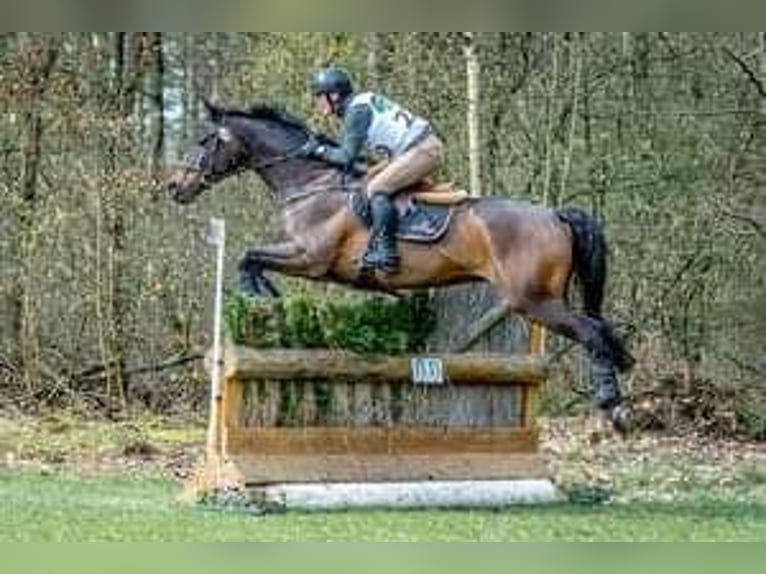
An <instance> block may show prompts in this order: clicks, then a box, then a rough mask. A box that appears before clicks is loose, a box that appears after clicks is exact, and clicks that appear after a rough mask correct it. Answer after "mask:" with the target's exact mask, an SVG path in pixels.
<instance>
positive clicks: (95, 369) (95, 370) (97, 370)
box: [72, 353, 204, 380]
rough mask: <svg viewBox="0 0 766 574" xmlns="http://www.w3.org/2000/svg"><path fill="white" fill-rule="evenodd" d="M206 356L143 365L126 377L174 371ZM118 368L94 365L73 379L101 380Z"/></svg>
mask: <svg viewBox="0 0 766 574" xmlns="http://www.w3.org/2000/svg"><path fill="white" fill-rule="evenodd" d="M203 358H204V354H202V353H192V354H191V355H184V356H182V357H171V358H169V359H166V360H164V361H162V362H161V363H156V364H152V365H142V366H140V367H136V368H135V369H130V370H127V371H125V373H124V374H125V376H128V377H130V376H133V375H143V374H145V373H159V372H160V371H165V370H167V369H172V368H174V367H180V366H181V365H185V364H186V363H191V362H194V361H197V360H199V359H203ZM115 367H116V364H115V363H111V364H108V365H103V364H101V365H94V366H92V367H88V368H87V369H85V370H83V371H80V372H79V373H77V374H75V375H74V376H73V377H72V378H73V379H74V380H82V379H90V378H100V377H103V376H104V373H105V372H106V371H107V370H108V369H113V368H115Z"/></svg>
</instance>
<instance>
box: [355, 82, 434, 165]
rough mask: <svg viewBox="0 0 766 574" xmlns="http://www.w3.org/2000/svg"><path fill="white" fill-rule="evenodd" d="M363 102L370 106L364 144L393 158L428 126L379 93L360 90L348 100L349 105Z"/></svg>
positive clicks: (402, 151)
mask: <svg viewBox="0 0 766 574" xmlns="http://www.w3.org/2000/svg"><path fill="white" fill-rule="evenodd" d="M357 104H366V105H368V106H370V109H372V113H373V116H372V124H370V127H369V129H368V131H367V144H368V145H369V146H370V148H372V149H373V150H375V151H376V152H377V153H380V154H382V155H387V156H389V157H395V156H398V155H401V154H403V153H404V152H405V151H407V148H409V146H410V145H411V144H412V142H414V141H415V139H416V138H417V137H418V136H420V135H421V134H422V133H423V131H424V130H426V129H427V128H428V122H427V121H426V120H424V119H423V118H421V117H419V116H416V115H414V114H412V113H410V112H409V111H407V110H406V109H404V108H403V107H402V106H400V105H399V104H397V103H396V102H394V101H392V100H389V99H388V98H387V97H385V96H381V95H380V94H373V93H372V92H363V93H361V94H358V95H356V96H355V97H354V98H353V99H352V100H351V102H350V105H351V106H354V105H357Z"/></svg>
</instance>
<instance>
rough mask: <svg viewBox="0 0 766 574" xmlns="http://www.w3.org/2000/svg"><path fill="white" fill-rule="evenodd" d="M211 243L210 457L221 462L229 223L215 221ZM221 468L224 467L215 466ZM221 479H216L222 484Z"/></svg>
mask: <svg viewBox="0 0 766 574" xmlns="http://www.w3.org/2000/svg"><path fill="white" fill-rule="evenodd" d="M207 241H208V243H209V244H210V245H212V246H213V247H215V258H216V265H215V307H214V311H213V314H214V316H213V358H212V365H211V368H210V422H209V424H208V430H207V456H208V457H209V458H211V459H217V458H218V457H219V455H220V452H221V424H220V421H221V403H222V401H223V389H222V385H221V368H222V366H223V347H222V345H221V321H222V317H223V263H224V257H225V252H226V222H225V221H224V220H223V219H218V218H215V217H213V218H211V219H210V227H209V233H208V236H207ZM214 468H220V465H218V464H216V465H214ZM219 479H220V477H216V482H219Z"/></svg>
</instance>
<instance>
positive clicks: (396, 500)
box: [255, 479, 560, 510]
mask: <svg viewBox="0 0 766 574" xmlns="http://www.w3.org/2000/svg"><path fill="white" fill-rule="evenodd" d="M255 490H256V493H257V496H258V498H260V499H261V500H263V502H264V503H266V504H268V505H269V506H270V507H271V508H283V509H287V510H290V509H296V510H344V509H352V508H391V509H405V508H502V507H506V506H513V505H519V504H541V503H550V502H555V501H557V500H559V499H560V498H559V496H558V495H557V492H556V489H555V487H554V486H553V484H552V483H551V482H550V481H549V480H545V479H539V480H537V479H536V480H484V481H475V480H471V481H433V482H381V483H332V484H277V485H270V486H264V487H258V488H257V489H255Z"/></svg>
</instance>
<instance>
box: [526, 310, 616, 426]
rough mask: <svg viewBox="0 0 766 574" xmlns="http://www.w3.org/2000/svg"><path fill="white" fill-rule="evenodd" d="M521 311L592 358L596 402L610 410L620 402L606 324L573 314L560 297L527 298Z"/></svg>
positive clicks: (592, 378) (592, 382)
mask: <svg viewBox="0 0 766 574" xmlns="http://www.w3.org/2000/svg"><path fill="white" fill-rule="evenodd" d="M522 311H523V312H524V313H525V314H526V315H527V316H528V317H529V318H530V319H534V320H536V321H539V322H540V323H542V324H543V325H545V326H546V327H548V328H549V329H551V330H552V331H554V332H555V333H558V334H560V335H564V336H565V337H567V338H569V339H572V340H574V341H577V342H579V343H580V344H582V345H583V346H584V347H585V349H586V350H587V352H588V356H589V358H590V362H591V384H592V387H593V389H592V390H593V395H594V399H595V402H596V405H597V406H598V407H599V408H601V409H603V410H605V411H608V412H610V414H612V419H613V422H615V425H617V422H616V421H615V420H614V414H613V411H614V409H615V407H617V406H618V405H619V404H620V403H621V402H622V393H621V391H620V387H619V384H618V382H617V374H616V371H615V367H614V357H613V353H612V341H611V340H610V334H609V332H608V331H607V329H608V326H607V325H606V324H605V323H604V322H603V321H602V320H601V319H598V318H595V317H587V316H581V315H575V314H573V313H572V312H571V311H570V310H569V308H568V307H567V305H566V303H565V302H564V300H563V299H546V300H539V301H534V302H529V301H528V302H527V304H526V305H525V306H524V308H523V309H522Z"/></svg>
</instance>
